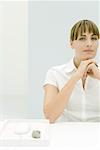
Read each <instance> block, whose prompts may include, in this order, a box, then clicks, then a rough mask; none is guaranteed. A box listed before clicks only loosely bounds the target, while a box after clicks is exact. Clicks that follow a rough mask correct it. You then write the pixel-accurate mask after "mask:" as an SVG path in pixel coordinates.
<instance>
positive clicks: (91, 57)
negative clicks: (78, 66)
mask: <svg viewBox="0 0 100 150" xmlns="http://www.w3.org/2000/svg"><path fill="white" fill-rule="evenodd" d="M94 57H95V56H87V57H84V58H82V60H83V61H84V60H88V59H93V58H94Z"/></svg>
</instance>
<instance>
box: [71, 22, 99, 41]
mask: <svg viewBox="0 0 100 150" xmlns="http://www.w3.org/2000/svg"><path fill="white" fill-rule="evenodd" d="M85 32H89V33H93V34H96V35H97V36H98V39H99V36H100V34H99V29H98V27H97V26H96V24H95V23H94V22H92V21H90V20H81V21H79V22H77V23H76V24H75V25H74V26H73V27H72V29H71V33H70V40H71V41H74V40H77V38H78V36H79V35H82V34H83V33H85Z"/></svg>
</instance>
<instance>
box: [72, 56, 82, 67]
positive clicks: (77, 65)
mask: <svg viewBox="0 0 100 150" xmlns="http://www.w3.org/2000/svg"><path fill="white" fill-rule="evenodd" d="M73 61H74V65H75V67H76V68H78V67H79V65H80V63H81V61H80V60H79V59H77V58H76V57H74V60H73Z"/></svg>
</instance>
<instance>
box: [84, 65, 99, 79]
mask: <svg viewBox="0 0 100 150" xmlns="http://www.w3.org/2000/svg"><path fill="white" fill-rule="evenodd" d="M87 75H89V76H91V77H93V78H96V79H98V80H100V70H99V69H98V66H97V65H96V64H95V63H91V64H89V65H88V67H87Z"/></svg>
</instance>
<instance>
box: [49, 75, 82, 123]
mask: <svg viewBox="0 0 100 150" xmlns="http://www.w3.org/2000/svg"><path fill="white" fill-rule="evenodd" d="M78 80H79V77H78V75H77V74H74V75H73V76H72V77H71V79H69V81H68V82H67V84H66V85H65V86H64V87H63V88H62V90H61V91H60V92H59V93H58V94H57V95H56V96H55V97H54V98H53V100H52V101H50V102H49V103H48V105H47V106H46V114H47V118H48V119H49V120H50V122H51V123H53V122H55V120H56V119H57V118H58V117H59V116H60V115H61V113H62V112H63V111H64V107H65V105H66V104H67V103H68V100H69V98H70V96H71V94H72V91H73V89H74V87H75V85H76V82H77V81H78Z"/></svg>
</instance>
